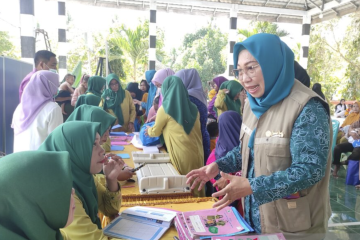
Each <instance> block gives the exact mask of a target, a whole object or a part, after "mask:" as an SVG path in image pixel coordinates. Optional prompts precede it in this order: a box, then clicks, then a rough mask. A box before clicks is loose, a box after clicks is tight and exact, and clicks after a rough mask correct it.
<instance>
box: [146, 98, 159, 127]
mask: <svg viewBox="0 0 360 240" xmlns="http://www.w3.org/2000/svg"><path fill="white" fill-rule="evenodd" d="M159 98H160V97H159V96H157V97H156V98H154V102H153V106H152V107H151V108H150V111H149V114H148V118H147V121H146V122H147V123H148V122H154V121H155V119H156V113H157V110H158V109H159Z"/></svg>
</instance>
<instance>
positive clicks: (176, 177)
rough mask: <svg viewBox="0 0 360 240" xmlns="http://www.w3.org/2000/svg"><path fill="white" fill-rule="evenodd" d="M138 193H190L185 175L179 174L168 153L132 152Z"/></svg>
mask: <svg viewBox="0 0 360 240" xmlns="http://www.w3.org/2000/svg"><path fill="white" fill-rule="evenodd" d="M132 157H133V161H134V165H135V168H136V167H139V166H140V165H141V164H143V163H145V165H144V166H143V167H142V168H140V169H139V170H138V171H136V175H137V178H138V184H139V191H140V194H170V193H190V185H187V184H186V180H187V179H186V177H185V176H184V175H180V174H179V173H178V171H177V170H176V169H175V168H174V166H173V165H172V163H171V161H170V156H169V154H168V153H150V154H147V153H142V152H132Z"/></svg>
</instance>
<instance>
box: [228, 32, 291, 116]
mask: <svg viewBox="0 0 360 240" xmlns="http://www.w3.org/2000/svg"><path fill="white" fill-rule="evenodd" d="M244 49H246V50H248V51H249V52H250V53H251V55H253V57H254V58H255V59H256V60H257V61H258V63H259V64H260V66H261V70H262V73H263V76H264V81H265V92H264V95H263V96H262V97H261V98H254V97H252V96H251V95H250V94H249V93H248V94H247V95H248V99H249V103H250V107H251V110H252V112H253V113H254V114H255V115H256V117H257V118H260V117H261V115H263V114H264V113H265V112H266V111H267V110H268V109H269V108H270V107H271V106H273V105H275V104H277V103H278V102H280V101H281V100H283V99H284V98H286V97H287V96H288V95H289V93H290V91H291V88H292V87H293V85H294V79H295V73H294V53H293V52H292V50H291V49H290V48H289V47H288V46H287V45H286V44H285V43H284V42H283V41H281V40H280V38H279V37H278V36H276V35H273V34H268V33H259V34H256V35H253V36H251V37H249V38H247V39H246V40H245V41H243V42H239V43H236V44H235V46H234V66H237V64H238V57H239V53H240V52H241V51H242V50H244Z"/></svg>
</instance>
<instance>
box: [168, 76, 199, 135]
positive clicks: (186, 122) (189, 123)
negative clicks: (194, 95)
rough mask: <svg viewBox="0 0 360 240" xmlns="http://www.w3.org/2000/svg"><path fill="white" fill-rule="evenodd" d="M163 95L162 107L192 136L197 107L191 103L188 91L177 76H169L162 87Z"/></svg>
mask: <svg viewBox="0 0 360 240" xmlns="http://www.w3.org/2000/svg"><path fill="white" fill-rule="evenodd" d="M161 92H162V95H163V102H162V107H163V108H164V110H165V112H166V113H167V114H169V115H170V116H171V117H172V118H173V119H175V121H176V122H177V123H179V124H180V125H181V126H183V128H184V131H185V132H186V133H187V134H190V132H191V130H192V128H193V126H194V124H195V121H196V117H197V115H198V110H197V107H196V106H195V105H194V104H193V103H192V102H190V99H189V94H188V91H187V90H186V88H185V86H184V84H183V82H182V80H181V79H180V78H178V77H176V76H169V77H167V78H166V79H165V81H164V82H163V84H162V86H161Z"/></svg>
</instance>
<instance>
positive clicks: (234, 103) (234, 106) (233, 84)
mask: <svg viewBox="0 0 360 240" xmlns="http://www.w3.org/2000/svg"><path fill="white" fill-rule="evenodd" d="M225 88H226V89H228V90H229V93H228V94H226V96H225V104H226V107H227V109H228V110H232V111H235V112H237V113H238V114H239V115H240V116H241V101H240V99H237V100H234V98H235V97H236V95H238V93H239V92H241V91H242V90H243V89H244V88H243V86H241V84H240V83H239V82H238V81H236V80H231V81H226V82H223V83H222V84H221V86H220V89H225Z"/></svg>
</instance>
